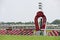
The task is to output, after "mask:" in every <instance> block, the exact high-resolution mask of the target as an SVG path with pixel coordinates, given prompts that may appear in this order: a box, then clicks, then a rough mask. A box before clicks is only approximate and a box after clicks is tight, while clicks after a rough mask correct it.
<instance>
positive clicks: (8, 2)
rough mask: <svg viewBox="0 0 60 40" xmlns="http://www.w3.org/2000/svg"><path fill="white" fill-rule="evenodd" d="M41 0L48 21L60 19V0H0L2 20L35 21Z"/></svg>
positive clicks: (0, 16) (0, 18) (0, 20)
mask: <svg viewBox="0 0 60 40" xmlns="http://www.w3.org/2000/svg"><path fill="white" fill-rule="evenodd" d="M39 1H41V2H42V3H43V12H44V14H45V15H46V17H47V21H48V22H52V21H53V20H55V19H60V0H0V22H2V21H4V22H8V21H9V22H18V21H22V22H27V21H34V16H35V15H36V12H37V11H38V2H39Z"/></svg>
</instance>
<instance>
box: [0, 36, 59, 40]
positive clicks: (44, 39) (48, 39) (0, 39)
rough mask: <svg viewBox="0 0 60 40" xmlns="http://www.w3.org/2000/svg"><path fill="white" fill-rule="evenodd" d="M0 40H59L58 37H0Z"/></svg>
mask: <svg viewBox="0 0 60 40" xmlns="http://www.w3.org/2000/svg"><path fill="white" fill-rule="evenodd" d="M0 40H60V36H57V37H56V36H21V35H0Z"/></svg>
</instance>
